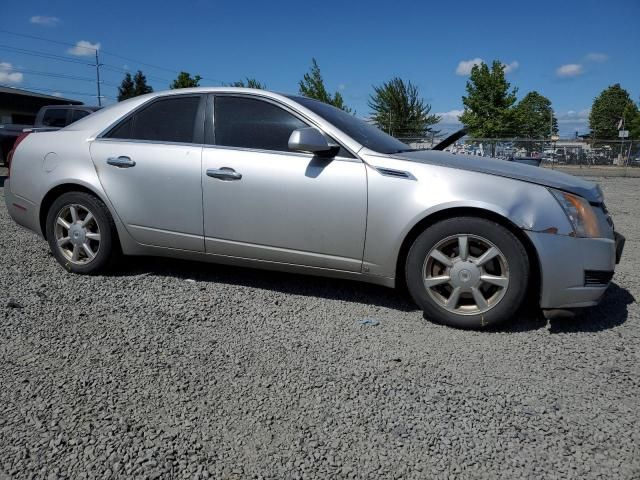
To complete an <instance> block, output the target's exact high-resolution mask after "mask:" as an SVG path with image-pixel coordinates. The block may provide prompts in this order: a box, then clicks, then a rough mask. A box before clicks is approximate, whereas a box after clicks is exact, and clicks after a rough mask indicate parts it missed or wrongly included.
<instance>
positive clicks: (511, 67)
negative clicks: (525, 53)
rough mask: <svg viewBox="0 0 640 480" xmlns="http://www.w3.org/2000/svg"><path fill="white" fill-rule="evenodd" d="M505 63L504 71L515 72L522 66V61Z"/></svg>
mask: <svg viewBox="0 0 640 480" xmlns="http://www.w3.org/2000/svg"><path fill="white" fill-rule="evenodd" d="M503 65H504V73H511V72H515V71H516V70H517V69H518V68H520V62H518V61H517V60H514V61H513V62H511V63H503Z"/></svg>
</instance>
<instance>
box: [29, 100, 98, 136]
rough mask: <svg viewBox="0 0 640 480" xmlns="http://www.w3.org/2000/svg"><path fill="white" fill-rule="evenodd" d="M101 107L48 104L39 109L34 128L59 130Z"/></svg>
mask: <svg viewBox="0 0 640 480" xmlns="http://www.w3.org/2000/svg"><path fill="white" fill-rule="evenodd" d="M100 108H101V107H92V106H89V105H48V106H46V107H42V108H41V109H40V110H39V111H38V114H37V115H36V121H35V123H34V124H33V127H32V128H33V129H34V130H43V129H47V130H58V129H60V128H64V127H66V126H67V125H71V124H72V123H73V122H77V121H78V120H80V119H81V118H84V117H86V116H87V115H90V114H92V113H93V112H95V111H97V110H99V109H100Z"/></svg>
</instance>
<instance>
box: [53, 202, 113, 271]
mask: <svg viewBox="0 0 640 480" xmlns="http://www.w3.org/2000/svg"><path fill="white" fill-rule="evenodd" d="M74 211H75V213H74ZM89 214H90V215H91V218H89ZM74 219H75V220H76V221H75V222H74ZM65 224H66V226H65ZM46 233H47V241H48V242H49V248H50V249H51V253H52V254H53V256H54V257H55V258H56V260H57V261H58V263H60V265H62V266H63V267H64V268H65V269H67V270H68V271H70V272H73V273H82V274H89V275H91V274H97V273H101V272H104V271H106V270H108V269H109V268H110V267H111V266H112V265H113V264H114V263H115V260H116V258H117V256H118V253H119V248H118V241H117V231H116V227H115V224H114V222H113V218H112V217H111V214H110V213H109V210H108V209H107V207H106V206H105V204H104V203H102V201H101V200H99V199H98V198H96V197H95V196H93V195H90V194H88V193H85V192H68V193H64V194H62V195H61V196H60V197H58V198H57V199H56V200H55V201H54V202H53V204H52V205H51V207H50V208H49V211H48V212H47V220H46ZM65 239H66V240H65ZM85 244H86V246H87V247H86V248H85ZM87 248H88V249H87ZM76 252H77V253H76ZM91 254H93V256H91Z"/></svg>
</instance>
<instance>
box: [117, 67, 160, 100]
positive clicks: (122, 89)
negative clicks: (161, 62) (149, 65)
mask: <svg viewBox="0 0 640 480" xmlns="http://www.w3.org/2000/svg"><path fill="white" fill-rule="evenodd" d="M151 92H153V88H151V86H150V85H147V77H145V76H144V73H142V71H141V70H138V71H137V72H136V74H135V75H134V76H133V77H131V74H130V73H129V72H127V73H126V74H125V76H124V78H123V79H122V82H121V83H120V86H119V87H118V101H119V102H121V101H122V100H126V99H127V98H133V97H137V96H138V95H144V94H145V93H151Z"/></svg>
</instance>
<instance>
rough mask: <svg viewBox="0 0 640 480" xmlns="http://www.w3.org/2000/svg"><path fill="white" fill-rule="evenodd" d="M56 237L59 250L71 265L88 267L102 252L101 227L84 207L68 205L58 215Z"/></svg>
mask: <svg viewBox="0 0 640 480" xmlns="http://www.w3.org/2000/svg"><path fill="white" fill-rule="evenodd" d="M55 237H56V244H57V245H58V250H59V251H60V253H62V255H63V256H64V257H65V258H66V259H67V260H68V261H69V262H71V263H73V264H75V265H86V264H88V263H90V262H92V261H93V260H94V259H95V258H96V255H97V254H98V252H99V250H100V226H99V225H98V222H97V220H96V217H95V216H94V215H93V213H92V212H91V211H90V210H89V209H88V208H87V207H85V206H84V205H80V204H77V203H74V204H71V205H66V206H64V207H62V209H61V210H60V211H59V212H58V214H57V215H56V224H55Z"/></svg>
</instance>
